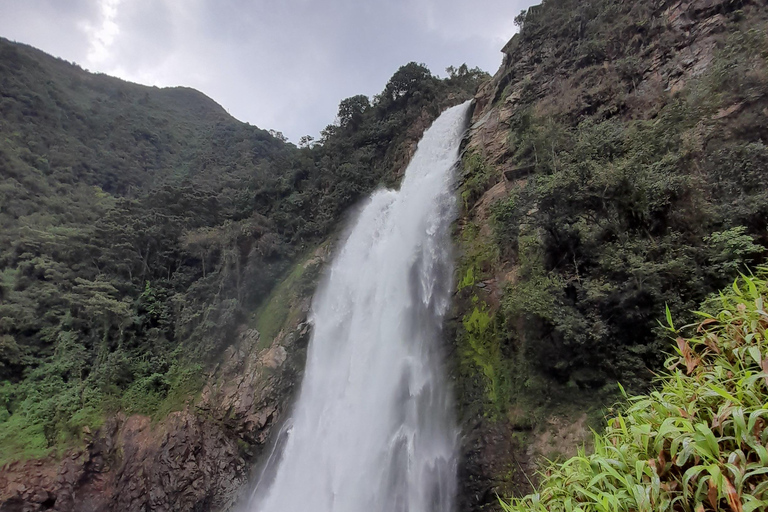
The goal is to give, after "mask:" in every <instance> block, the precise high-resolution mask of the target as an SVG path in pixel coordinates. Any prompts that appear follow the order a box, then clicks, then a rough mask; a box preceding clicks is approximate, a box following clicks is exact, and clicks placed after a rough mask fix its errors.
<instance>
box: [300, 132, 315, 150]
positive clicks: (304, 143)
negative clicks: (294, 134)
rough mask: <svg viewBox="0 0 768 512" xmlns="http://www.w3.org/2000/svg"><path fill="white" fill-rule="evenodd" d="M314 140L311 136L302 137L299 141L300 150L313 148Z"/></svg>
mask: <svg viewBox="0 0 768 512" xmlns="http://www.w3.org/2000/svg"><path fill="white" fill-rule="evenodd" d="M314 140H315V138H314V137H313V136H311V135H304V136H302V137H301V138H300V139H299V147H300V148H311V147H312V146H314Z"/></svg>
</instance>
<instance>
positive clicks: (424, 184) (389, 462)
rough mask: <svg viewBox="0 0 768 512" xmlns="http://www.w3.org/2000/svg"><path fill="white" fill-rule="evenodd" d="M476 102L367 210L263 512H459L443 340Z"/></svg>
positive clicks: (263, 487)
mask: <svg viewBox="0 0 768 512" xmlns="http://www.w3.org/2000/svg"><path fill="white" fill-rule="evenodd" d="M468 111H469V102H467V103H465V104H463V105H459V106H457V107H453V108H451V109H448V110H447V111H446V112H444V113H443V114H442V115H441V116H440V117H439V118H438V119H437V120H436V121H435V122H434V124H433V125H432V126H431V127H430V128H429V129H428V130H427V131H426V132H425V134H424V137H423V139H422V140H421V142H420V143H419V145H418V149H417V151H416V154H415V155H414V157H413V160H412V161H411V163H410V164H409V166H408V168H407V170H406V172H405V177H404V179H403V182H402V185H401V187H400V190H399V191H393V190H380V191H377V192H375V193H374V194H373V195H372V196H371V197H370V198H369V199H368V200H367V202H366V204H365V205H364V207H363V208H362V210H361V211H360V213H359V216H358V217H357V219H356V220H355V223H354V225H353V227H352V229H351V231H350V232H349V234H348V237H347V239H346V241H345V242H344V243H343V246H342V247H341V250H340V251H339V253H338V254H337V255H336V257H335V259H334V261H333V263H332V265H331V267H330V270H329V273H328V275H327V277H326V279H325V281H324V283H323V284H322V285H321V287H320V288H319V290H318V292H317V293H316V294H315V298H314V301H313V305H312V313H311V320H312V322H313V324H314V329H313V333H312V339H311V341H310V344H309V348H308V353H307V366H306V372H305V375H304V380H303V382H302V384H301V389H300V392H299V395H298V398H297V401H296V404H295V406H294V410H293V413H292V417H291V418H290V420H289V421H288V422H287V423H286V425H285V427H284V435H283V436H282V440H281V441H280V443H278V446H277V447H276V449H275V451H274V453H275V455H274V459H275V460H273V461H272V462H271V463H270V464H269V466H271V467H268V468H267V470H266V471H265V472H264V475H263V476H262V478H261V479H260V481H259V482H258V483H257V486H256V490H255V491H254V493H253V496H252V497H251V500H250V502H249V503H248V505H247V510H249V511H254V512H331V511H333V512H450V511H451V510H452V509H453V501H454V494H455V486H456V483H455V479H456V440H457V429H456V426H455V422H454V419H453V413H452V399H451V395H450V391H449V388H448V386H447V383H446V382H445V375H443V365H442V360H441V357H440V348H439V336H440V332H441V328H442V323H443V317H444V315H445V313H446V311H447V310H448V307H449V302H450V295H451V289H452V282H451V275H452V267H451V259H450V232H449V230H450V224H451V221H452V220H453V218H454V215H455V202H456V201H455V197H454V183H455V177H454V171H455V167H456V165H457V162H458V159H459V146H460V143H461V139H462V136H463V134H464V131H465V127H466V121H467V120H466V118H467V114H468Z"/></svg>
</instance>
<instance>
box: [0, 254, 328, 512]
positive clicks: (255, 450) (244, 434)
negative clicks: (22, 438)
mask: <svg viewBox="0 0 768 512" xmlns="http://www.w3.org/2000/svg"><path fill="white" fill-rule="evenodd" d="M326 256H327V251H323V252H322V254H320V256H318V257H317V258H315V259H316V260H317V261H314V260H313V264H314V265H320V264H322V262H323V261H324V259H325V257H326ZM292 306H293V310H294V312H295V314H294V315H293V318H296V319H297V320H294V321H293V322H288V324H287V325H285V326H284V328H283V329H282V330H281V331H280V333H279V334H278V335H277V336H276V337H275V338H274V339H272V340H262V339H261V337H260V335H259V333H258V332H257V331H256V330H255V329H252V328H249V327H247V326H243V327H242V328H241V330H240V331H239V333H238V336H237V340H236V341H235V342H234V343H233V344H232V345H231V346H230V347H229V348H228V349H227V350H226V351H225V353H224V354H223V356H222V358H221V362H220V363H219V364H218V365H217V366H216V367H215V368H213V370H212V371H211V372H210V374H209V376H208V378H207V383H206V385H205V387H204V389H203V391H202V393H201V395H200V397H199V398H198V399H196V400H193V401H191V402H190V403H188V404H187V406H186V407H185V408H184V409H183V410H181V411H176V412H172V413H171V414H170V415H168V416H167V417H166V418H164V419H162V420H161V421H159V422H153V421H152V420H151V419H150V418H149V417H147V416H140V415H133V416H128V417H126V416H125V415H122V414H119V415H117V416H116V417H113V418H111V419H110V420H109V421H108V422H107V424H106V425H105V426H104V427H103V428H101V429H100V430H99V431H98V432H95V433H93V435H90V436H89V440H88V443H87V446H86V447H85V449H81V450H73V451H70V452H69V453H67V454H65V456H64V457H62V458H53V457H52V458H49V459H44V460H33V461H27V462H15V463H11V464H7V465H6V466H5V467H3V468H2V469H1V470H0V511H2V512H33V511H41V510H55V511H61V512H69V511H72V512H102V511H107V510H114V511H121V512H140V511H147V510H151V511H153V512H165V511H167V512H173V511H178V510H197V511H204V510H228V509H229V508H230V507H231V506H232V505H233V504H234V503H235V502H236V500H237V498H238V496H239V494H240V492H241V490H242V489H243V487H244V486H245V484H246V483H247V482H248V479H249V477H250V471H251V467H252V464H253V462H254V460H256V458H257V457H258V455H260V454H261V452H262V450H263V448H264V446H265V444H266V443H267V442H268V439H269V436H270V433H271V432H272V430H273V428H274V426H275V425H277V424H278V423H279V421H280V419H281V418H282V415H283V414H284V413H285V411H286V409H287V408H288V406H289V404H290V400H291V397H292V391H293V390H294V388H295V386H296V385H297V383H298V382H299V374H300V373H301V369H302V368H303V365H304V359H305V356H306V347H307V342H308V340H309V334H310V325H309V324H308V323H307V322H306V313H307V311H308V309H309V298H308V297H302V298H301V299H300V300H299V301H298V302H297V303H296V304H293V305H292Z"/></svg>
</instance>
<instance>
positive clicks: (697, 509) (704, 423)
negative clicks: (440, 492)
mask: <svg viewBox="0 0 768 512" xmlns="http://www.w3.org/2000/svg"><path fill="white" fill-rule="evenodd" d="M767 297H768V269H766V268H763V269H761V270H760V271H759V273H758V274H757V276H742V277H741V278H740V279H739V280H738V281H737V282H735V283H734V285H733V287H732V289H730V290H727V291H726V292H723V293H721V295H720V296H719V297H718V298H717V299H716V300H715V301H714V303H713V301H710V303H709V304H707V308H708V309H711V308H712V307H713V306H716V309H715V311H717V312H716V313H714V314H709V313H699V315H701V318H702V320H701V321H700V322H699V323H697V324H695V325H689V326H685V327H682V328H680V329H676V328H675V327H674V325H673V323H672V315H671V314H669V312H667V323H668V327H667V329H668V330H669V331H670V332H671V333H672V334H673V335H674V336H675V337H676V347H675V351H676V354H675V355H674V356H671V357H670V358H669V359H668V360H667V368H668V372H667V373H665V374H663V375H661V376H659V378H658V381H657V384H658V389H657V390H655V391H653V392H651V393H649V394H647V395H639V396H633V397H628V398H627V404H626V405H625V406H623V407H622V410H621V412H619V413H618V414H616V415H615V416H614V417H612V418H610V419H608V420H607V422H606V425H605V431H604V432H603V433H602V434H595V437H594V453H592V454H590V455H587V454H586V453H584V451H582V452H581V453H579V455H578V456H576V457H573V458H571V459H569V460H567V461H565V462H564V463H563V464H552V465H550V466H549V467H548V468H546V469H545V471H544V472H543V474H542V483H541V486H540V488H539V490H538V491H537V492H536V493H535V494H531V495H528V496H525V497H523V498H516V499H512V500H511V501H502V508H503V509H504V510H505V511H506V512H523V511H525V512H535V511H542V512H543V511H547V512H559V511H563V512H566V511H574V512H575V511H580V512H593V511H594V512H609V511H610V512H621V511H627V512H629V511H637V512H651V511H653V512H662V511H685V512H704V511H708V510H713V511H714V510H730V511H733V512H752V511H755V510H766V508H768V450H766V443H767V442H768V428H767V427H768V342H767V341H766V338H765V337H766V329H768V313H766V310H765V302H766V298H767ZM682 333H689V337H687V338H686V337H683V335H682Z"/></svg>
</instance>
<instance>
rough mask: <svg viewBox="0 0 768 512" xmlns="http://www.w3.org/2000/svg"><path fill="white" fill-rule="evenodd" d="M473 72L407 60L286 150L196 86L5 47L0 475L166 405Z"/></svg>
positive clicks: (172, 404) (187, 388) (1, 79)
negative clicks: (110, 419) (99, 71)
mask: <svg viewBox="0 0 768 512" xmlns="http://www.w3.org/2000/svg"><path fill="white" fill-rule="evenodd" d="M482 77H483V74H482V73H479V72H477V71H476V70H468V69H466V67H464V68H460V70H459V71H456V72H454V73H453V76H451V77H449V78H448V79H445V80H442V79H438V78H436V77H434V76H432V74H431V73H430V72H429V70H428V69H426V68H425V67H424V66H421V65H418V64H415V63H411V64H408V65H406V66H403V67H402V68H401V69H400V70H398V71H397V72H396V73H395V74H394V76H393V77H392V79H391V80H390V81H389V83H388V84H387V86H386V88H385V89H384V91H383V92H382V94H380V95H378V96H376V97H375V98H373V100H372V101H371V100H369V99H368V98H366V97H364V96H356V97H354V98H350V99H347V100H344V101H342V102H341V105H340V108H339V120H338V124H335V125H331V126H329V127H328V128H327V129H326V130H324V132H323V137H322V139H321V140H320V141H319V143H316V144H309V143H306V144H305V147H303V148H296V147H295V146H293V145H292V144H287V143H286V142H285V141H284V140H283V139H282V138H281V137H280V136H279V134H275V133H269V132H266V131H264V130H261V129H258V128H256V127H253V126H250V125H247V124H243V123H240V122H238V121H236V120H234V119H233V118H231V117H230V116H229V115H228V114H227V113H226V112H225V111H224V110H223V109H222V108H221V107H220V106H218V105H217V104H215V103H214V102H213V101H211V100H210V99H209V98H206V97H205V96H203V95H202V94H200V93H198V92H196V91H193V90H190V89H184V88H173V89H157V88H150V87H143V86H139V85H135V84H130V83H126V82H123V81H120V80H117V79H114V78H110V77H107V76H104V75H93V74H90V73H87V72H85V71H83V70H81V69H80V68H78V67H77V66H75V65H72V64H69V63H66V62H64V61H61V60H57V59H53V58H51V57H49V56H46V55H44V54H42V53H41V52H38V51H36V50H34V49H32V48H29V47H25V46H23V45H17V44H13V43H10V42H8V41H6V40H2V39H0V113H1V115H0V175H1V176H2V179H0V454H2V455H0V460H3V461H5V460H11V459H15V458H19V457H31V456H42V455H44V454H46V453H49V452H50V450H51V448H53V447H61V446H65V445H66V444H67V443H70V442H78V441H79V440H80V439H82V438H83V436H87V435H88V433H89V432H91V431H93V429H94V428H96V427H98V426H99V425H100V424H101V422H102V421H103V420H104V418H105V415H108V414H110V413H113V412H115V411H118V410H122V411H124V412H127V413H143V414H150V415H155V416H156V417H157V416H162V415H163V414H165V413H166V412H167V411H169V410H172V409H173V408H176V407H179V406H180V405H181V404H182V403H183V402H184V400H186V399H188V398H189V397H190V396H192V395H193V394H194V393H195V392H196V391H197V390H199V389H200V387H201V383H202V382H201V379H202V378H203V377H202V376H203V370H204V368H205V367H206V365H208V364H209V363H211V362H212V361H214V360H215V359H216V357H217V356H218V354H220V353H221V351H222V350H223V349H224V348H225V347H226V346H227V344H228V343H229V342H230V341H231V339H232V334H233V331H234V329H235V327H236V326H237V325H238V323H241V322H243V321H244V320H245V319H246V318H247V317H248V315H249V314H250V313H251V312H252V311H254V310H255V309H256V306H257V305H258V304H259V303H261V302H263V301H265V300H266V298H267V297H268V296H269V293H270V291H271V290H272V288H273V287H274V285H275V283H276V282H277V281H278V279H279V277H280V276H282V275H283V274H284V273H285V272H287V271H288V270H289V269H290V268H291V267H292V264H293V263H294V262H295V261H296V259H297V257H298V256H300V255H302V254H304V253H306V252H307V251H308V250H309V249H310V248H312V247H313V245H315V244H316V243H317V242H318V241H320V240H322V239H323V238H324V237H326V236H327V235H328V234H329V233H331V232H332V230H334V229H335V228H336V225H337V224H338V222H339V221H340V219H341V218H342V215H343V213H344V211H345V210H346V209H348V208H349V206H350V205H352V204H353V203H354V202H355V201H357V200H358V199H359V198H360V197H362V196H363V195H364V194H366V193H367V192H369V191H370V190H371V189H372V188H373V187H375V186H376V185H377V184H379V183H381V182H382V180H383V179H384V178H385V177H386V178H387V179H391V178H390V177H389V176H388V174H389V173H391V172H392V169H393V168H394V167H397V166H398V165H400V164H401V163H402V162H404V161H405V160H407V157H408V154H409V147H408V144H407V143H410V142H411V141H410V140H409V139H408V134H409V129H410V130H418V129H419V128H418V126H419V125H421V129H423V128H424V127H425V125H426V124H428V123H429V122H430V121H431V119H433V118H434V117H436V116H437V114H438V113H439V112H440V111H441V110H442V108H444V107H445V106H446V105H447V104H450V103H453V102H457V101H460V100H461V99H466V98H467V97H469V95H471V94H472V93H473V92H474V90H475V88H476V85H477V81H478V80H479V79H480V78H482ZM414 127H415V128H414ZM415 135H418V134H415ZM305 142H308V141H305Z"/></svg>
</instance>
